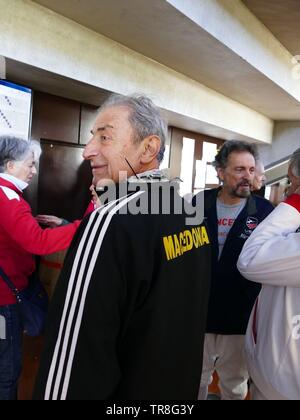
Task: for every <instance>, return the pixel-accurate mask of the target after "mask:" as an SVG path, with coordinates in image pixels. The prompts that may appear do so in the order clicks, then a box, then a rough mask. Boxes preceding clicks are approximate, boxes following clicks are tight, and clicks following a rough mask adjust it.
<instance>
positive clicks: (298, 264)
mask: <svg viewBox="0 0 300 420" xmlns="http://www.w3.org/2000/svg"><path fill="white" fill-rule="evenodd" d="M299 226H300V213H299V211H298V210H296V209H295V208H294V207H292V206H290V205H289V204H286V203H281V204H280V205H279V206H278V207H277V208H276V209H275V210H274V211H273V212H272V213H271V214H270V215H269V216H268V217H267V218H266V219H265V220H264V221H263V222H262V223H261V224H260V225H259V226H258V227H257V228H256V229H255V231H254V232H253V233H252V235H251V237H250V238H249V239H248V240H247V242H246V243H245V245H244V248H243V250H242V252H241V255H240V258H239V260H238V269H239V271H240V272H241V274H242V275H243V276H244V277H246V278H247V279H248V280H252V281H255V282H257V283H262V284H266V285H272V286H287V287H300V233H296V231H297V229H298V228H299Z"/></svg>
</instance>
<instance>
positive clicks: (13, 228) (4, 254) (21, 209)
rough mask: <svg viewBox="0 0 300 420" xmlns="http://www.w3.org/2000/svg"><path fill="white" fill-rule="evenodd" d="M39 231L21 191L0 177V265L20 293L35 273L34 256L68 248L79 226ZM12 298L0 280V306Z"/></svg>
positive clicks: (75, 223)
mask: <svg viewBox="0 0 300 420" xmlns="http://www.w3.org/2000/svg"><path fill="white" fill-rule="evenodd" d="M79 224H80V221H76V222H74V223H72V224H69V225H67V226H64V227H59V228H56V229H45V230H43V229H42V228H41V227H40V226H39V224H38V223H37V221H36V220H35V218H34V217H33V215H32V213H31V208H30V206H29V204H28V203H27V202H26V201H25V200H24V199H23V198H22V192H21V191H20V190H19V189H18V188H17V187H16V186H15V185H13V184H12V183H11V182H8V181H6V180H4V179H3V178H1V177H0V265H1V267H2V268H3V270H4V271H5V272H6V274H7V275H8V277H9V278H10V279H11V281H12V282H13V283H14V285H15V286H16V287H17V288H18V289H20V290H22V289H24V288H25V287H26V286H27V282H28V278H29V277H30V275H31V274H32V273H33V272H34V270H35V259H34V255H47V254H52V253H53V252H57V251H60V250H63V249H66V248H68V247H69V245H70V243H71V241H72V238H73V236H74V234H75V232H76V230H77V227H78V226H79ZM15 302H16V300H15V297H14V296H13V295H12V292H11V291H10V289H9V288H8V286H7V285H6V283H5V282H4V281H3V280H2V279H1V277H0V306H4V305H10V304H13V303H15Z"/></svg>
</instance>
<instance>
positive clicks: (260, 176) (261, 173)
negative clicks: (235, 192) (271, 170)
mask: <svg viewBox="0 0 300 420" xmlns="http://www.w3.org/2000/svg"><path fill="white" fill-rule="evenodd" d="M266 180H267V177H266V174H265V168H264V165H263V164H262V163H258V164H257V165H256V167H255V176H254V181H253V190H254V191H259V190H260V189H261V188H262V187H263V185H265V182H266Z"/></svg>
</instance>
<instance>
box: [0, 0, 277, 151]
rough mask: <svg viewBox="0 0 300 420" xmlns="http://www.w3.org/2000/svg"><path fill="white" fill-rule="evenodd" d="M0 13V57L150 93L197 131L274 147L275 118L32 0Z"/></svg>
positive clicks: (0, 3) (1, 3) (13, 2)
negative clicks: (211, 129) (206, 129)
mask: <svg viewBox="0 0 300 420" xmlns="http://www.w3.org/2000/svg"><path fill="white" fill-rule="evenodd" d="M0 10H1V14H0V27H1V38H0V55H1V54H2V55H3V56H5V57H8V58H11V59H14V60H17V61H21V62H23V63H26V64H29V65H32V66H35V67H39V68H42V69H45V70H47V71H49V72H53V73H57V74H60V75H62V76H66V77H68V78H72V79H74V80H78V81H80V82H84V83H88V84H90V85H94V86H97V87H100V88H103V89H106V90H109V91H112V92H118V93H122V94H128V93H133V92H144V93H146V94H148V95H150V96H151V97H152V98H153V99H154V100H155V102H156V103H157V105H158V106H160V107H161V108H163V109H165V110H167V111H170V112H171V113H173V114H174V115H175V116H176V115H178V116H181V117H182V116H183V117H184V118H185V123H187V124H185V125H188V121H189V119H190V120H191V121H193V129H194V130H195V128H197V123H199V127H200V126H201V125H202V126H203V124H204V125H207V127H210V126H211V127H218V128H220V129H221V133H222V130H223V134H224V137H225V136H227V137H228V136H229V135H230V136H231V137H241V138H247V139H249V140H255V141H260V142H264V143H271V140H272V132H273V122H272V120H270V119H269V118H267V117H265V116H263V115H261V114H259V113H258V112H255V111H253V110H251V109H250V108H247V107H246V106H243V105H241V104H239V103H238V102H235V101H233V100H230V99H228V98H226V97H225V96H223V95H221V94H219V93H217V92H215V91H213V90H211V89H208V88H207V87H205V86H203V85H201V84H200V83H197V82H195V81H193V80H192V79H189V78H187V77H185V76H184V75H182V74H180V73H177V72H175V71H173V70H171V69H169V68H167V67H165V66H163V65H161V64H159V63H157V62H154V61H153V60H150V59H148V58H146V57H144V56H142V55H140V54H138V53H136V52H134V51H132V50H130V49H128V48H126V47H124V46H122V45H120V44H118V43H116V42H114V41H112V40H110V39H108V38H106V37H104V36H101V35H99V34H97V33H94V32H93V31H91V30H88V29H86V28H84V27H83V26H80V25H78V24H76V23H75V22H72V21H70V20H68V19H66V18H64V17H62V16H60V15H58V14H56V13H54V12H51V11H50V10H48V9H45V8H43V7H41V6H39V5H37V4H36V3H33V2H31V1H29V0H9V1H7V0H0ZM195 122H196V123H195ZM199 131H200V129H199ZM228 133H229V134H228Z"/></svg>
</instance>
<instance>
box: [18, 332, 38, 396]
mask: <svg viewBox="0 0 300 420" xmlns="http://www.w3.org/2000/svg"><path fill="white" fill-rule="evenodd" d="M42 346H43V339H42V338H30V337H26V336H24V344H23V354H24V360H23V372H22V376H21V379H20V384H19V400H31V399H32V392H33V387H34V382H35V377H36V374H37V371H38V367H39V361H40V354H41V350H42Z"/></svg>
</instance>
